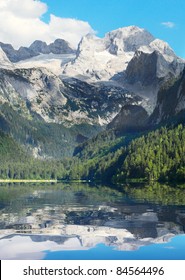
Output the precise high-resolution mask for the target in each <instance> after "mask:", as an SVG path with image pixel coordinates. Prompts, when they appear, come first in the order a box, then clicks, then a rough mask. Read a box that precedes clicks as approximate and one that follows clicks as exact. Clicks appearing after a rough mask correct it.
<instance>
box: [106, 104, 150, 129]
mask: <svg viewBox="0 0 185 280" xmlns="http://www.w3.org/2000/svg"><path fill="white" fill-rule="evenodd" d="M147 119H148V114H147V112H146V111H145V109H143V107H141V106H138V105H125V106H123V107H122V109H121V111H120V112H119V113H118V115H117V116H116V117H115V118H114V119H113V120H112V122H111V123H110V124H109V125H108V126H107V128H108V129H114V130H115V131H117V132H118V133H124V132H137V131H141V130H143V129H145V126H146V123H147Z"/></svg>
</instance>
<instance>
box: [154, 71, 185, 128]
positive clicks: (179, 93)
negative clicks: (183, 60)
mask: <svg viewBox="0 0 185 280" xmlns="http://www.w3.org/2000/svg"><path fill="white" fill-rule="evenodd" d="M184 110H185V70H184V71H183V72H182V74H181V75H180V76H179V77H178V78H176V79H171V80H168V81H167V82H166V83H165V84H164V86H163V87H162V88H161V89H160V91H159V93H158V98H157V104H156V108H155V110H154V112H153V114H152V115H151V117H150V120H149V122H150V124H159V123H162V122H168V121H170V120H173V119H174V118H179V121H180V120H181V121H183V122H184V116H183V115H184Z"/></svg>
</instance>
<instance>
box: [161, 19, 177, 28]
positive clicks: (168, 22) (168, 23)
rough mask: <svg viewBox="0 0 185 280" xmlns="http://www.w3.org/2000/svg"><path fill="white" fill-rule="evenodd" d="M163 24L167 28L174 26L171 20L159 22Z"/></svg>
mask: <svg viewBox="0 0 185 280" xmlns="http://www.w3.org/2000/svg"><path fill="white" fill-rule="evenodd" d="M161 24H162V25H163V26H165V27H167V28H174V27H175V23H174V22H172V21H166V22H162V23H161Z"/></svg>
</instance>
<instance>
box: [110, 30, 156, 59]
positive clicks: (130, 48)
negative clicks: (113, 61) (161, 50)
mask: <svg viewBox="0 0 185 280" xmlns="http://www.w3.org/2000/svg"><path fill="white" fill-rule="evenodd" d="M154 39H155V38H154V37H153V36H152V35H151V34H150V33H149V32H148V31H146V30H145V29H142V28H139V27H137V26H128V27H123V28H119V29H117V30H114V31H111V32H109V33H107V34H106V36H105V40H106V42H107V47H108V49H109V51H110V53H112V54H115V55H118V54H123V53H124V52H135V51H136V50H137V49H138V48H139V47H141V46H145V45H149V44H150V43H151V42H152V41H153V40H154Z"/></svg>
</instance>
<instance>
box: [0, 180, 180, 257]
mask: <svg viewBox="0 0 185 280" xmlns="http://www.w3.org/2000/svg"><path fill="white" fill-rule="evenodd" d="M0 259H32V260H34V259H53V260H57V259H59V260H60V259H66V260H69V259H74V260H75V259H91V260H93V259H156V260H158V259H159V260H160V259H183V260H184V259H185V186H175V187H173V186H167V185H159V184H154V185H147V186H144V185H140V186H139V185H138V184H134V185H123V186H119V187H117V189H114V188H109V187H105V186H91V185H88V184H53V185H51V184H42V185H37V184H35V185H31V184H1V185H0Z"/></svg>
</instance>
